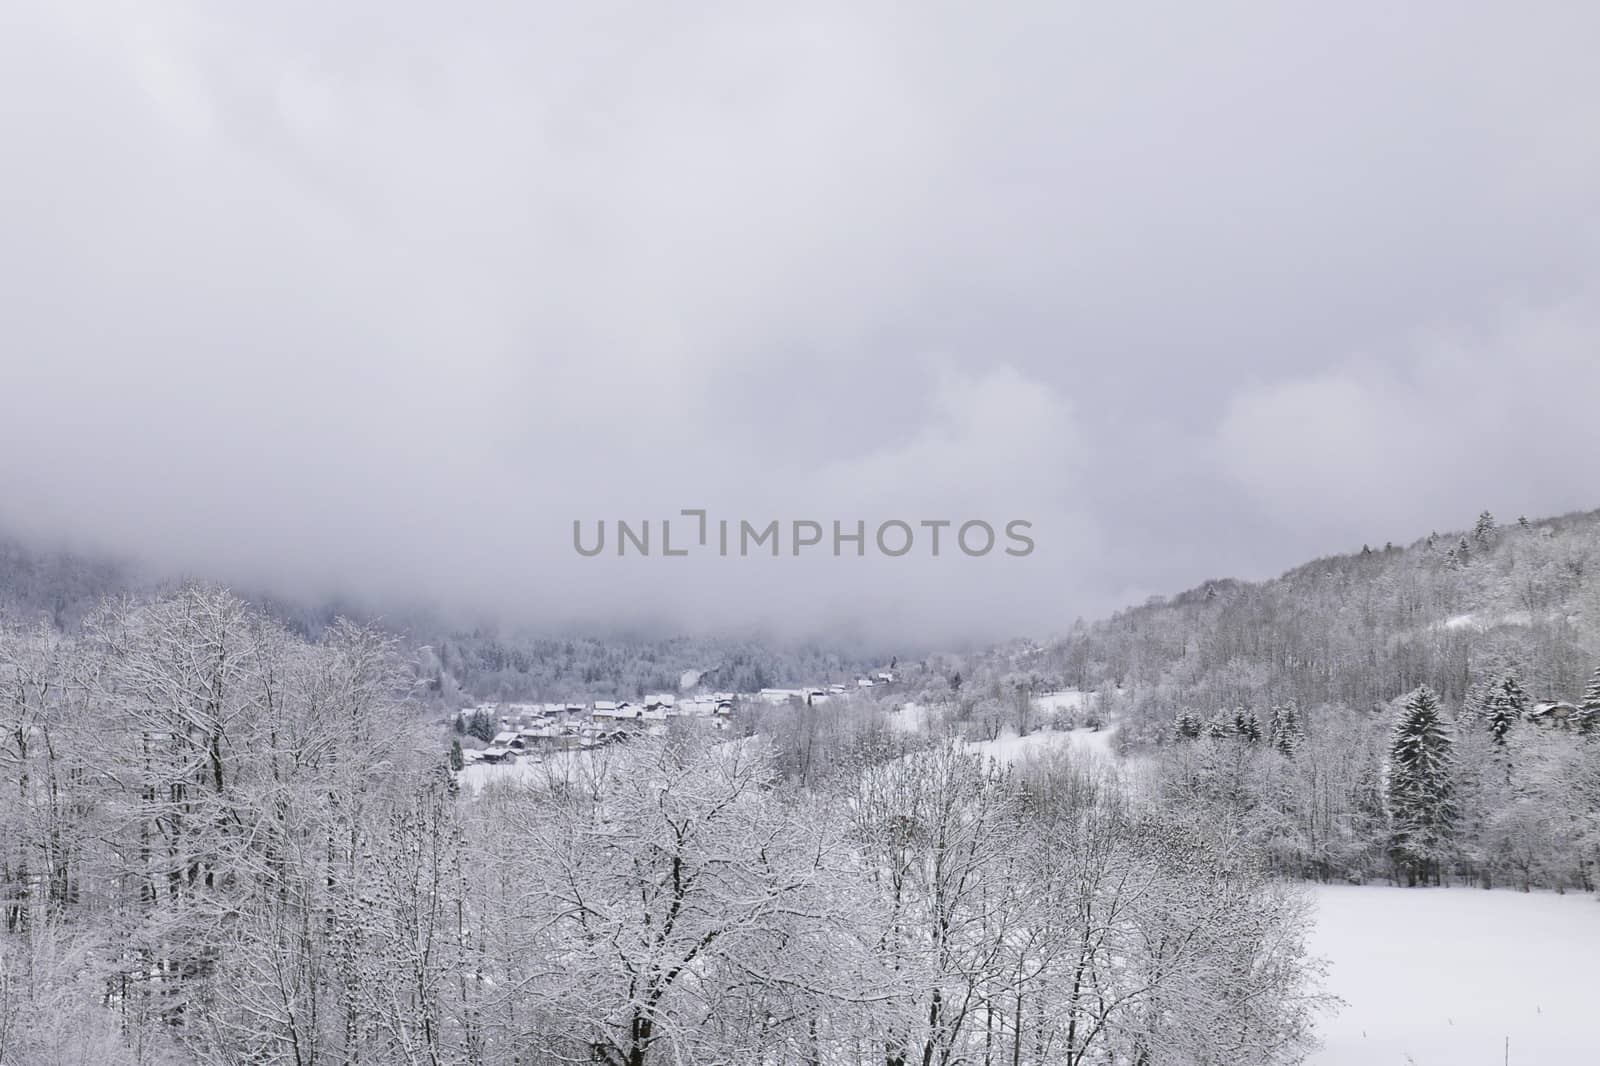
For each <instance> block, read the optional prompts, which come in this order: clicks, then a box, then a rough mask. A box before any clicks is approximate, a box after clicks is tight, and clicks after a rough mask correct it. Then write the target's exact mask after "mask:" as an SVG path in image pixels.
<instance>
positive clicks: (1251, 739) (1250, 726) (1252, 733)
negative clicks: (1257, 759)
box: [1233, 707, 1261, 744]
mask: <svg viewBox="0 0 1600 1066" xmlns="http://www.w3.org/2000/svg"><path fill="white" fill-rule="evenodd" d="M1233 731H1234V732H1235V733H1236V734H1238V736H1239V737H1240V738H1241V739H1242V740H1244V742H1245V743H1246V744H1259V743H1261V719H1260V718H1259V717H1258V716H1257V715H1256V712H1255V709H1254V708H1246V707H1240V708H1239V709H1238V710H1236V711H1234V712H1233Z"/></svg>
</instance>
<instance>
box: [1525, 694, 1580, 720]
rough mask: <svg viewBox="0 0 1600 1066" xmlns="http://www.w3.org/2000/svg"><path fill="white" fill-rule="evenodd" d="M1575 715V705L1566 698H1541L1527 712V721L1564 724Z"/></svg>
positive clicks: (1576, 711) (1576, 714)
mask: <svg viewBox="0 0 1600 1066" xmlns="http://www.w3.org/2000/svg"><path fill="white" fill-rule="evenodd" d="M1577 716H1578V708H1577V706H1576V705H1574V704H1571V703H1568V702H1567V701H1566V700H1541V701H1540V702H1538V703H1535V704H1534V705H1533V709H1532V710H1530V711H1529V712H1528V721H1530V722H1538V723H1539V724H1540V725H1555V726H1565V725H1567V724H1569V723H1570V722H1571V721H1572V719H1574V718H1576V717H1577Z"/></svg>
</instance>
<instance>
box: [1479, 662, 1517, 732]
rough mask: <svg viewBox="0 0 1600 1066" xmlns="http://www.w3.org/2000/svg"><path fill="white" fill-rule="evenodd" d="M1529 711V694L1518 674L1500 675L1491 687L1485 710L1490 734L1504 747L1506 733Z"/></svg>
mask: <svg viewBox="0 0 1600 1066" xmlns="http://www.w3.org/2000/svg"><path fill="white" fill-rule="evenodd" d="M1527 711H1528V696H1527V693H1525V692H1524V691H1523V690H1522V685H1521V684H1520V683H1519V682H1518V681H1517V675H1516V674H1515V673H1513V672H1510V671H1508V672H1506V673H1504V674H1502V675H1500V677H1499V678H1497V679H1496V680H1495V682H1494V683H1493V684H1492V685H1491V686H1490V688H1489V692H1488V698H1487V701H1486V703H1485V706H1484V711H1483V714H1484V721H1485V723H1486V725H1487V727H1488V730H1489V736H1490V737H1492V738H1493V739H1494V742H1495V743H1496V744H1499V745H1500V746H1501V747H1504V746H1505V743H1506V735H1507V734H1508V733H1510V732H1511V729H1512V727H1513V726H1515V725H1516V724H1517V723H1518V722H1520V721H1522V718H1523V716H1524V715H1525V714H1527Z"/></svg>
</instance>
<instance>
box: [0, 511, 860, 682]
mask: <svg viewBox="0 0 1600 1066" xmlns="http://www.w3.org/2000/svg"><path fill="white" fill-rule="evenodd" d="M181 584H182V582H180V581H178V580H174V579H170V578H163V577H159V576H156V575H154V574H152V573H151V572H150V571H148V570H147V569H146V568H144V567H142V566H140V565H139V564H137V563H135V562H130V561H126V560H117V559H112V558H107V557H103V556H95V555H89V554H82V553H75V552H69V551H63V550H53V551H49V550H39V549H36V548H34V547H31V546H29V545H27V544H25V543H23V542H21V541H19V540H16V539H8V538H5V537H3V536H0V614H3V615H6V616H9V617H11V618H13V619H16V620H18V621H21V622H26V623H30V624H31V623H34V622H36V621H39V620H41V619H43V620H46V621H47V622H48V623H49V624H50V625H51V626H52V627H54V628H55V629H57V630H59V631H61V632H64V633H70V632H75V631H76V630H77V629H78V628H79V627H81V625H82V624H83V621H84V619H85V618H86V617H87V616H88V615H89V614H90V613H91V612H92V611H93V610H94V609H95V608H96V607H98V606H99V605H100V604H101V603H102V602H103V601H104V600H105V599H107V598H108V597H114V596H118V595H125V594H132V595H137V596H151V595H162V594H166V593H171V592H173V591H175V590H176V589H177V588H178V587H179V586H180V585H181ZM235 591H237V592H238V593H239V594H240V595H243V596H245V597H247V598H248V599H249V600H250V601H251V602H253V603H255V604H257V605H259V606H260V607H261V608H262V609H263V610H264V611H265V613H266V614H267V615H268V616H270V617H271V618H273V619H274V620H276V621H277V622H279V623H280V624H282V625H284V626H285V627H286V628H287V629H288V630H289V631H290V632H292V633H294V634H295V635H297V636H299V637H301V638H303V639H305V640H309V641H316V640H320V639H322V636H323V635H324V634H325V633H326V632H327V631H328V629H329V628H330V627H332V626H333V625H334V624H335V623H336V622H337V621H338V620H339V619H341V618H345V619H349V620H351V621H355V622H358V623H361V624H375V625H378V626H380V627H382V628H383V629H384V630H385V631H388V632H391V633H395V634H397V635H398V636H399V637H400V638H401V639H402V641H403V643H404V646H405V647H406V648H407V649H408V650H409V652H410V654H411V655H412V656H413V657H414V658H415V660H416V662H417V669H418V672H419V674H420V675H421V677H422V679H423V681H424V682H425V695H426V696H428V697H431V702H432V703H433V704H434V705H435V706H438V707H446V708H454V707H457V706H460V705H461V704H463V703H467V702H472V701H475V700H557V699H584V698H588V699H595V698H600V699H605V698H621V699H629V698H635V697H638V696H642V695H644V694H645V693H647V692H658V691H666V692H673V691H676V690H677V688H678V685H679V681H680V679H681V677H682V675H683V674H684V673H685V672H686V671H694V672H696V673H697V674H700V675H701V681H702V683H703V684H705V685H707V686H709V687H712V688H714V689H718V690H726V691H735V692H753V691H756V690H758V689H761V688H766V687H769V686H783V685H797V684H820V683H825V682H830V681H847V680H850V679H852V678H854V677H856V676H858V675H859V674H861V673H862V672H864V671H866V670H867V669H869V668H871V667H873V666H875V665H878V664H879V661H880V658H881V659H884V660H886V659H887V658H888V656H887V654H885V655H882V656H880V655H879V654H877V651H876V649H861V648H860V647H849V646H846V643H845V642H843V641H841V642H839V644H838V645H837V646H832V647H822V646H818V645H812V644H800V643H794V642H789V641H781V640H766V641H764V640H760V639H756V638H753V637H750V636H748V635H747V636H742V637H739V638H737V639H735V638H728V637H718V636H715V635H708V636H694V637H688V636H661V637H653V636H649V635H641V634H633V633H622V632H612V633H606V632H595V633H587V634H562V635H559V636H551V635H550V633H549V631H547V630H544V629H541V628H539V627H538V626H537V625H536V624H527V625H512V624H505V625H461V624H458V623H455V622H453V621H451V620H450V619H449V618H447V617H446V616H445V614H444V613H442V612H439V611H435V610H430V609H425V608H418V607H397V606H395V605H393V604H385V605H383V606H382V607H381V608H380V607H376V606H373V605H369V604H359V603H353V602H341V601H337V600H328V601H322V602H316V603H311V602H305V601H298V600H294V599H290V598H288V597H283V596H279V595H274V594H272V593H271V591H270V590H258V589H251V588H238V589H236V590H235Z"/></svg>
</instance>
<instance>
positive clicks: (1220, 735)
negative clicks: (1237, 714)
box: [1206, 711, 1230, 740]
mask: <svg viewBox="0 0 1600 1066" xmlns="http://www.w3.org/2000/svg"><path fill="white" fill-rule="evenodd" d="M1229 732H1230V729H1229V725H1228V720H1227V719H1226V718H1225V717H1223V714H1222V712H1221V711H1218V712H1217V713H1216V714H1214V715H1212V716H1211V719H1210V720H1209V721H1208V722H1206V736H1208V737H1210V738H1211V739H1212V740H1222V739H1224V738H1225V737H1227V735H1228V733H1229Z"/></svg>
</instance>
